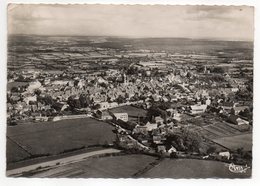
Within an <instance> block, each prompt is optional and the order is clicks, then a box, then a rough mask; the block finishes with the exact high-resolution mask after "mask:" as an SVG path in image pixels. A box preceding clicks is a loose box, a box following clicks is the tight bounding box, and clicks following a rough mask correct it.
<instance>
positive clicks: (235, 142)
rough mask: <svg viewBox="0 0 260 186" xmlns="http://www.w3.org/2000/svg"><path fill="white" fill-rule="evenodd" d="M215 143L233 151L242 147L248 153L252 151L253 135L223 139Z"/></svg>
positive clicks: (216, 140)
mask: <svg viewBox="0 0 260 186" xmlns="http://www.w3.org/2000/svg"><path fill="white" fill-rule="evenodd" d="M213 141H214V142H216V143H218V144H220V145H222V146H225V147H227V148H228V149H231V150H236V149H237V148H241V147H242V148H243V149H244V150H246V151H250V150H252V134H241V135H237V136H231V137H223V138H218V139H215V140H213Z"/></svg>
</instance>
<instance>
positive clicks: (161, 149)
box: [157, 145, 166, 153]
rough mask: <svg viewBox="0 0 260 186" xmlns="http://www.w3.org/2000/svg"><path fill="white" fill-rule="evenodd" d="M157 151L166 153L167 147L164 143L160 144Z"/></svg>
mask: <svg viewBox="0 0 260 186" xmlns="http://www.w3.org/2000/svg"><path fill="white" fill-rule="evenodd" d="M157 152H159V153H166V147H165V146H164V145H158V146H157Z"/></svg>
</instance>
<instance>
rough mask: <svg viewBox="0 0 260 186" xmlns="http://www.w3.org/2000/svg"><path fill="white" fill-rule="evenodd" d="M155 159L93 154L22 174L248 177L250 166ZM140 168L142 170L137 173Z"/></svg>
mask: <svg viewBox="0 0 260 186" xmlns="http://www.w3.org/2000/svg"><path fill="white" fill-rule="evenodd" d="M156 161H158V160H156V158H155V157H152V156H147V155H123V156H122V155H120V156H107V157H99V158H97V157H92V158H88V159H86V160H83V161H80V162H77V163H71V164H68V165H64V166H60V167H59V166H58V167H55V168H50V169H48V170H45V171H36V172H34V173H32V174H28V175H24V176H28V177H36V178H38V177H49V178H52V177H55V178H64V177H73V178H131V177H135V175H138V176H137V178H248V177H250V176H251V169H249V170H247V172H246V173H232V172H230V171H229V168H228V164H226V163H223V162H217V161H207V160H194V159H178V160H173V159H164V160H163V161H161V162H160V163H159V164H157V165H155V166H154V167H153V166H151V164H154V162H156ZM147 167H150V169H147ZM143 170H146V171H144V172H143ZM198 170H199V171H198ZM140 172H141V173H142V174H137V173H140Z"/></svg>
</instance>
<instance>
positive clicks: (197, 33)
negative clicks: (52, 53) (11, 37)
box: [8, 4, 254, 41]
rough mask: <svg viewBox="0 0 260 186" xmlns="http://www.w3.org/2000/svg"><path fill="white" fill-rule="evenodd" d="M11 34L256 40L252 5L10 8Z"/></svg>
mask: <svg viewBox="0 0 260 186" xmlns="http://www.w3.org/2000/svg"><path fill="white" fill-rule="evenodd" d="M8 34H26V35H32V34H33V35H73V36H75V35H81V36H117V37H162V38H163V37H184V38H195V39H196V38H213V39H223V40H248V41H253V38H254V8H253V7H248V6H183V5H182V6H181V5H179V6H176V5H175V6H170V5H168V6H166V5H43V4H38V5H37V4H36V5H30V4H27V5H25V4H24V5H22V4H19V5H18V4H10V5H9V6H8Z"/></svg>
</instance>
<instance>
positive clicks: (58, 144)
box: [6, 118, 115, 163]
mask: <svg viewBox="0 0 260 186" xmlns="http://www.w3.org/2000/svg"><path fill="white" fill-rule="evenodd" d="M113 129H114V127H112V126H110V125H109V124H107V123H104V122H100V121H97V120H94V119H91V118H84V119H73V120H63V121H56V122H42V123H37V124H24V125H19V126H14V127H7V149H6V153H7V154H6V155H7V163H13V162H17V161H21V160H23V159H29V158H33V157H38V156H48V155H57V154H62V153H64V152H70V151H72V150H77V149H81V148H87V147H92V146H102V145H107V144H113V141H114V140H115V134H114V133H113V131H112V130H113Z"/></svg>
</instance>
